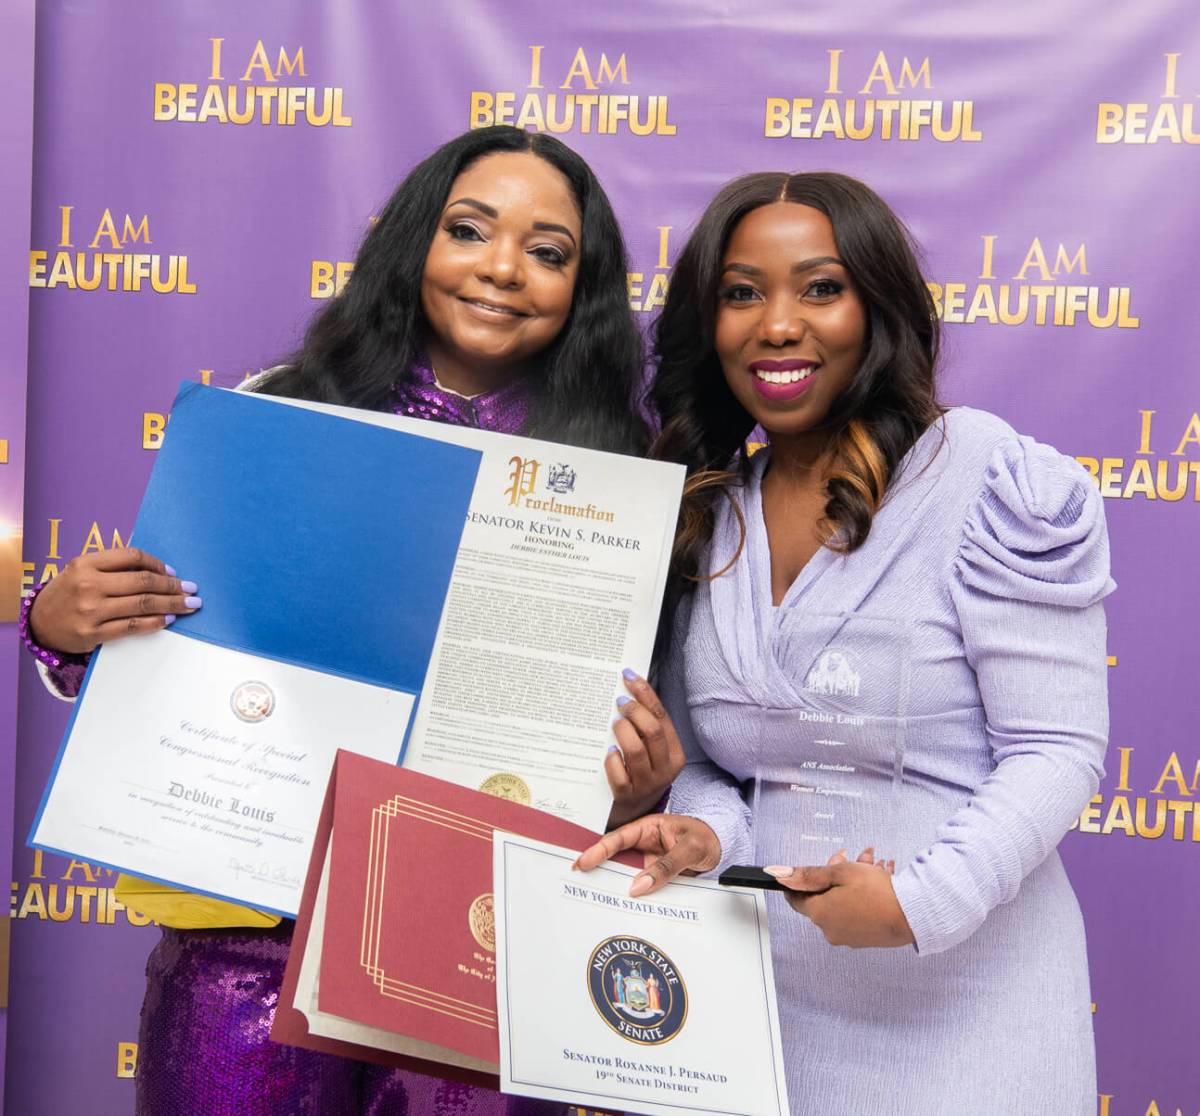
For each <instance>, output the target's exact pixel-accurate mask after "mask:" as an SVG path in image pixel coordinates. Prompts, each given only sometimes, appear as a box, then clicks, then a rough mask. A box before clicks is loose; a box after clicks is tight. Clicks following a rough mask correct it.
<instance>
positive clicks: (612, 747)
mask: <svg viewBox="0 0 1200 1116" xmlns="http://www.w3.org/2000/svg"><path fill="white" fill-rule="evenodd" d="M608 750H609V752H610V753H612V752H620V751H621V749H620V748H618V747H617V746H616V745H615V744H610V745H609V746H608Z"/></svg>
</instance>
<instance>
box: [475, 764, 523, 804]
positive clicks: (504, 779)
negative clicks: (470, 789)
mask: <svg viewBox="0 0 1200 1116" xmlns="http://www.w3.org/2000/svg"><path fill="white" fill-rule="evenodd" d="M479 789H480V790H481V791H483V793H484V794H491V795H495V796H496V797H497V798H504V799H507V800H508V801H509V802H519V803H520V804H521V805H522V806H528V805H529V804H530V803H531V802H532V801H533V795H532V794H530V793H529V784H528V783H526V782H525V780H524V779H522V778H521V776H520V775H512V774H510V773H509V772H507V771H501V772H498V773H497V774H495V775H489V776H488V777H487V778H486V779H484V781H483V782H482V783H480V784H479Z"/></svg>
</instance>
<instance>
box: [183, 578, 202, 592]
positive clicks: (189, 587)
mask: <svg viewBox="0 0 1200 1116" xmlns="http://www.w3.org/2000/svg"><path fill="white" fill-rule="evenodd" d="M179 588H180V590H181V591H182V592H184V593H194V592H195V591H196V590H197V589H199V588H200V586H199V585H197V584H196V583H195V582H194V581H181V582H180V583H179Z"/></svg>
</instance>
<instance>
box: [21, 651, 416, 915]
mask: <svg viewBox="0 0 1200 1116" xmlns="http://www.w3.org/2000/svg"><path fill="white" fill-rule="evenodd" d="M181 678H183V679H187V684H186V685H180V679H181ZM88 691H89V696H88V700H87V701H83V702H81V703H80V704H79V705H78V706H77V708H76V717H75V722H74V725H73V727H72V731H73V741H74V744H73V748H72V752H71V762H70V763H64V764H63V765H62V766H61V767H60V768H59V770H58V775H57V778H55V779H53V780H52V782H51V785H50V786H49V788H48V789H47V801H46V802H45V804H44V809H43V810H42V812H41V819H40V822H39V824H38V825H37V827H36V830H35V838H36V841H37V844H38V845H40V846H41V847H43V848H47V849H51V850H62V851H63V853H64V855H70V853H71V852H73V851H75V850H78V849H79V848H81V847H84V848H86V850H87V854H88V857H89V859H90V860H91V861H92V862H94V863H99V864H107V865H109V866H112V867H116V868H119V869H126V870H135V871H136V872H137V874H138V875H140V876H143V877H145V878H148V879H154V880H158V881H161V882H164V883H171V884H177V885H180V886H185V887H186V889H187V890H189V891H196V892H200V893H206V894H209V895H214V896H219V897H221V898H225V899H232V900H234V901H235V902H241V903H245V904H247V905H249V906H252V907H258V908H260V909H263V910H269V911H273V912H274V913H276V914H282V915H287V916H289V917H294V916H295V914H296V911H297V910H299V906H300V892H301V890H302V889H303V886H304V874H305V872H306V871H307V869H308V858H309V854H310V853H311V852H312V841H313V833H314V832H315V830H316V828H317V820H318V818H319V817H320V814H321V804H322V802H323V801H324V798H325V788H326V786H327V785H328V783H329V773H330V771H331V770H332V769H333V760H334V756H335V755H336V753H337V750H338V748H348V749H351V750H353V751H355V752H361V753H362V754H363V755H367V756H372V757H374V758H375V759H379V760H386V761H388V762H390V763H394V762H395V761H396V758H397V756H398V755H399V753H400V747H401V743H402V741H403V739H404V732H405V729H406V728H407V726H408V722H409V718H410V715H411V712H412V706H413V698H412V696H411V695H409V694H405V693H402V692H399V691H397V690H391V689H386V688H384V687H381V686H371V685H367V684H366V683H363V682H356V681H353V680H351V679H347V678H338V677H336V676H334V675H331V674H323V673H321V672H320V671H314V670H306V669H304V668H302V667H297V666H292V665H290V664H288V663H280V662H274V661H271V660H269V659H263V658H260V657H259V656H257V655H247V654H244V653H243V652H241V651H234V650H231V649H229V648H226V647H217V646H215V645H213V644H209V643H204V642H202V641H200V640H195V639H188V638H187V637H186V636H181V635H177V634H175V633H174V632H169V631H162V632H156V633H155V634H153V635H146V636H139V637H138V638H137V639H126V640H119V641H117V642H115V643H112V644H109V645H107V646H105V647H104V649H103V650H102V651H101V652H100V654H99V655H98V656H97V659H96V663H95V665H94V666H93V668H92V672H91V677H90V678H89V680H88ZM131 707H136V708H137V709H138V710H139V716H138V717H137V718H130V717H128V716H127V715H126V713H127V710H128V709H129V708H131ZM113 725H121V726H122V734H121V735H120V737H119V738H116V737H114V733H113V731H112V729H111V727H110V726H113Z"/></svg>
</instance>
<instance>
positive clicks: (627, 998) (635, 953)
mask: <svg viewBox="0 0 1200 1116" xmlns="http://www.w3.org/2000/svg"><path fill="white" fill-rule="evenodd" d="M588 992H589V993H590V995H591V997H592V1004H593V1005H594V1006H595V1008H596V1011H597V1012H599V1014H600V1018H601V1019H603V1020H604V1022H605V1023H607V1024H608V1026H609V1027H611V1028H612V1029H613V1030H614V1031H616V1032H617V1034H619V1035H620V1036H621V1037H622V1038H623V1039H627V1040H628V1041H629V1042H635V1043H638V1044H639V1045H641V1046H660V1045H661V1044H662V1043H664V1042H670V1041H671V1039H673V1038H674V1037H675V1036H676V1035H677V1034H679V1032H680V1031H681V1030H682V1029H683V1024H684V1022H685V1021H686V1020H687V1011H688V1004H687V987H686V986H685V985H684V982H683V979H682V978H681V977H680V975H679V971H678V970H677V969H676V968H675V966H674V964H673V963H672V962H671V959H670V958H669V957H667V956H666V954H664V953H663V952H661V951H660V950H659V949H657V948H656V947H655V946H653V945H651V944H650V943H649V942H647V941H645V940H643V939H642V938H624V937H616V938H605V939H604V941H602V942H601V943H600V944H599V945H598V946H596V948H595V949H594V950H592V954H591V956H590V957H589V958H588Z"/></svg>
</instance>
